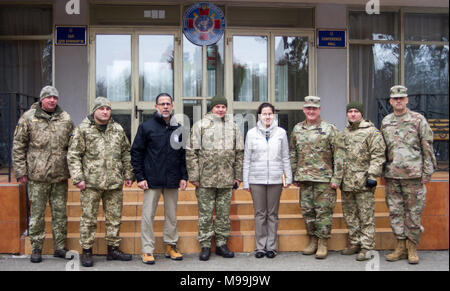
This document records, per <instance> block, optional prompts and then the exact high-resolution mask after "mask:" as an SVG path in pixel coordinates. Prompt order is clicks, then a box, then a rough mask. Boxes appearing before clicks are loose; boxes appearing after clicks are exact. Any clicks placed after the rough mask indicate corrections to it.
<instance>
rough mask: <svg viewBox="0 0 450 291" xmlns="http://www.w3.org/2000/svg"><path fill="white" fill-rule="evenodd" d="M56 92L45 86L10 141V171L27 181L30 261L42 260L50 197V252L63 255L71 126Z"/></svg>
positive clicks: (22, 180) (57, 255) (64, 251)
mask: <svg viewBox="0 0 450 291" xmlns="http://www.w3.org/2000/svg"><path fill="white" fill-rule="evenodd" d="M58 98H59V93H58V90H56V88H55V87H52V86H45V87H44V88H42V90H41V93H40V101H39V102H36V103H34V104H33V105H32V106H31V108H30V109H29V110H28V111H27V112H25V113H24V114H23V116H22V117H21V118H20V120H19V123H18V124H17V127H16V130H15V133H14V142H13V153H12V159H13V167H14V174H15V176H16V177H17V178H18V180H19V182H21V183H28V195H29V198H30V202H31V206H30V216H31V217H30V227H29V235H30V242H31V246H32V249H33V251H32V255H31V259H30V260H31V262H33V263H38V262H41V261H42V255H41V253H42V247H43V244H44V239H45V207H46V205H47V201H50V208H51V211H52V235H53V245H54V256H55V257H60V258H65V256H66V251H67V250H66V248H65V244H66V237H67V216H66V202H67V180H68V178H69V170H68V168H67V160H66V156H67V145H68V142H69V137H70V134H71V133H72V130H73V127H74V126H73V122H72V119H71V118H70V115H69V114H68V113H67V112H65V111H63V110H62V109H61V107H59V106H58Z"/></svg>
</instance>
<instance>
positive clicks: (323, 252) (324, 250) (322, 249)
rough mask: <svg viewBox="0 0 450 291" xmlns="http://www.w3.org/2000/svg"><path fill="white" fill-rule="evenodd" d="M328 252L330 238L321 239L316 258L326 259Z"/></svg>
mask: <svg viewBox="0 0 450 291" xmlns="http://www.w3.org/2000/svg"><path fill="white" fill-rule="evenodd" d="M327 254H328V239H326V238H321V239H319V246H318V247H317V252H316V259H325V258H326V257H327Z"/></svg>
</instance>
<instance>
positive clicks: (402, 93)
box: [391, 85, 408, 98]
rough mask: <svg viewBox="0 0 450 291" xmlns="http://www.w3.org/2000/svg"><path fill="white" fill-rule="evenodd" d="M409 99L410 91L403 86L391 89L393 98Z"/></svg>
mask: <svg viewBox="0 0 450 291" xmlns="http://www.w3.org/2000/svg"><path fill="white" fill-rule="evenodd" d="M397 97H408V89H407V88H406V87H405V86H402V85H395V86H392V87H391V98H397Z"/></svg>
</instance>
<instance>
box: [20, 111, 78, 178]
mask: <svg viewBox="0 0 450 291" xmlns="http://www.w3.org/2000/svg"><path fill="white" fill-rule="evenodd" d="M73 127H74V125H73V122H72V119H71V118H70V115H69V114H68V113H67V112H65V111H63V110H62V109H61V107H59V106H57V107H56V111H55V112H54V113H53V114H52V115H51V116H50V115H49V114H47V113H46V112H45V111H43V110H42V109H41V106H40V104H39V102H36V103H34V104H33V105H32V106H31V108H30V109H29V110H28V111H26V112H25V113H24V114H23V115H22V117H21V118H20V120H19V123H18V124H17V127H16V130H15V132H14V142H13V149H12V162H13V167H14V175H15V176H16V177H17V178H20V177H23V176H25V175H27V176H28V179H30V180H32V181H37V182H47V183H57V182H61V181H64V180H67V179H68V178H69V169H68V168H67V146H68V143H69V138H70V135H71V133H72V130H73Z"/></svg>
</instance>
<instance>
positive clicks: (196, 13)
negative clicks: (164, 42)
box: [183, 3, 225, 45]
mask: <svg viewBox="0 0 450 291" xmlns="http://www.w3.org/2000/svg"><path fill="white" fill-rule="evenodd" d="M224 31H225V17H224V14H223V12H222V10H221V9H220V8H219V7H217V6H216V5H214V4H210V3H196V4H194V5H192V6H190V7H189V8H188V9H187V10H186V12H185V13H184V15H183V33H184V35H185V36H186V38H187V39H188V40H189V41H191V42H192V43H193V44H196V45H211V44H214V43H216V42H218V41H219V40H220V39H221V38H222V35H223V33H224Z"/></svg>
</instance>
